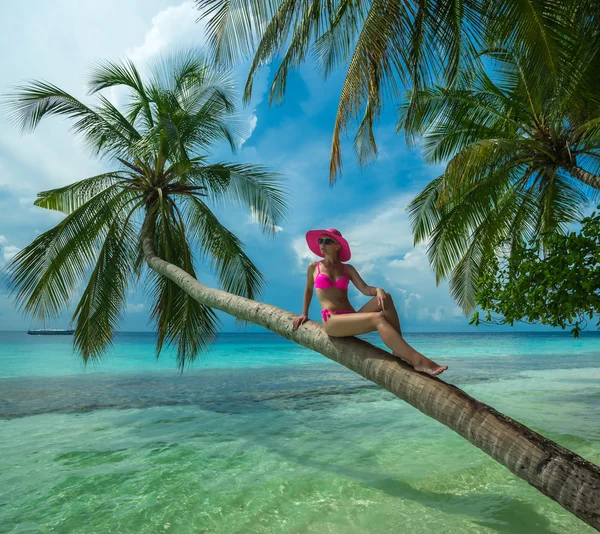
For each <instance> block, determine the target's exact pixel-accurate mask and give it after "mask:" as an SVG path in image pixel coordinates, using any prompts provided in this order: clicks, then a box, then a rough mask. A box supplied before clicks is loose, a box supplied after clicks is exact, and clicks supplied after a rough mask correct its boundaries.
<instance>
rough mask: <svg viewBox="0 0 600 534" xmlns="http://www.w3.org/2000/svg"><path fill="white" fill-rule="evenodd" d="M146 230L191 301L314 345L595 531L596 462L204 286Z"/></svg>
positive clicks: (366, 352) (362, 349) (384, 357)
mask: <svg viewBox="0 0 600 534" xmlns="http://www.w3.org/2000/svg"><path fill="white" fill-rule="evenodd" d="M153 241H154V238H153V235H152V231H151V230H148V229H147V230H146V231H145V232H144V236H143V239H142V246H143V252H144V257H145V259H146V262H147V263H148V266H149V267H150V268H151V269H153V270H154V271H156V272H157V273H158V274H160V275H162V276H164V277H166V278H168V279H170V280H171V281H173V282H174V283H175V284H177V285H178V286H179V287H180V288H181V289H182V290H183V291H185V292H186V293H187V294H188V295H190V296H191V297H192V298H193V299H195V300H197V301H198V302H200V303H202V304H204V305H206V306H210V307H211V308H214V309H217V310H220V311H223V312H225V313H228V314H229V315H233V316H234V317H237V318H238V319H242V320H244V321H249V322H251V323H254V324H257V325H260V326H263V327H264V328H268V329H269V330H271V331H272V332H275V333H276V334H279V335H280V336H283V337H285V338H287V339H291V340H293V341H295V342H296V343H298V344H300V345H303V346H304V347H307V348H309V349H311V350H314V351H316V352H319V353H321V354H323V356H326V357H327V358H330V359H332V360H334V361H336V362H338V363H340V364H342V365H344V366H345V367H347V368H348V369H350V370H351V371H354V372H356V373H358V374H359V375H361V376H363V377H364V378H366V379H367V380H371V381H372V382H375V383H376V384H379V385H380V386H382V387H384V388H385V389H387V390H388V391H390V392H391V393H393V394H394V395H396V396H397V397H398V398H400V399H402V400H404V401H406V402H408V403H409V404H411V405H412V406H414V407H415V408H417V409H418V410H420V411H421V412H423V413H424V414H426V415H428V416H430V417H433V418H434V419H435V420H437V421H439V422H440V423H443V424H444V425H446V426H447V427H449V428H450V429H452V430H454V431H455V432H457V433H458V434H460V435H461V436H462V437H463V438H465V439H467V440H468V441H470V442H471V443H472V444H473V445H475V446H476V447H478V448H480V449H481V450H482V451H484V452H485V453H487V454H489V455H490V456H491V457H492V458H494V460H496V461H498V462H500V463H501V464H502V465H504V466H505V467H507V468H508V469H509V470H510V471H512V472H513V473H514V474H515V475H517V476H518V477H520V478H522V479H524V480H526V481H527V482H528V483H529V484H531V485H532V486H533V487H535V488H537V489H538V490H539V491H541V492H542V493H543V494H544V495H546V496H548V497H550V498H551V499H553V500H555V501H556V502H558V503H559V504H560V505H561V506H562V507H563V508H565V509H566V510H568V511H569V512H571V513H573V514H574V515H576V516H577V517H579V518H580V519H581V520H583V521H585V522H586V523H588V524H589V525H591V526H592V527H594V528H596V529H597V530H600V468H599V467H598V466H596V465H594V464H592V463H590V462H588V461H587V460H584V459H583V458H582V457H581V456H578V455H577V454H575V453H573V452H571V451H570V450H568V449H565V448H564V447H561V446H560V445H558V444H557V443H554V442H553V441H551V440H549V439H546V438H545V437H543V436H541V435H540V434H538V433H536V432H534V431H533V430H531V429H529V428H527V427H526V426H524V425H522V424H521V423H518V422H517V421H515V420H513V419H511V418H510V417H507V416H506V415H503V414H501V413H500V412H497V411H496V410H494V409H493V408H492V407H491V406H488V405H487V404H483V403H481V402H478V401H476V400H475V399H473V398H472V397H470V396H469V395H467V394H466V393H464V392H463V391H462V390H460V389H458V388H457V387H455V386H452V385H449V384H446V383H445V382H442V381H441V380H439V379H438V378H433V377H430V376H427V375H424V374H421V373H418V372H417V371H415V370H414V369H413V368H412V367H410V366H409V365H406V364H404V363H402V362H399V361H398V360H397V359H396V358H395V357H392V356H391V355H389V354H388V353H386V352H384V351H383V350H381V349H379V348H377V347H374V346H373V345H371V344H369V343H367V342H365V341H362V340H359V339H356V338H354V337H352V338H330V337H329V336H327V335H326V334H325V333H324V332H323V330H322V329H321V328H320V327H319V326H318V325H317V324H316V323H312V322H311V323H308V324H307V325H306V326H304V327H303V328H300V329H299V330H293V329H292V320H293V318H294V317H295V316H294V315H293V314H292V313H290V312H287V311H285V310H282V309H280V308H276V307H275V306H271V305H269V304H263V303H260V302H256V301H253V300H249V299H246V298H243V297H239V296H236V295H233V294H231V293H227V292H225V291H221V290H218V289H213V288H210V287H207V286H205V285H203V284H201V283H200V282H198V281H197V280H196V279H195V278H194V277H193V276H191V275H189V274H188V273H187V272H185V271H184V270H183V269H180V268H179V267H177V266H176V265H173V264H171V263H168V262H166V261H164V260H162V259H161V258H159V257H158V256H157V255H156V253H155V251H154V248H153Z"/></svg>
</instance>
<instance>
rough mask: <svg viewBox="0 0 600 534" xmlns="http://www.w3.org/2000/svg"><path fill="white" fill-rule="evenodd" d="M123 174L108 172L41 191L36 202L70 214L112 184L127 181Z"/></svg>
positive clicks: (43, 206) (38, 204) (50, 208)
mask: <svg viewBox="0 0 600 534" xmlns="http://www.w3.org/2000/svg"><path fill="white" fill-rule="evenodd" d="M123 174H124V173H122V172H120V171H116V172H106V173H103V174H99V175H97V176H92V177H90V178H85V179H83V180H80V181H79V182H75V183H74V184H71V185H66V186H64V187H59V188H58V189H51V190H49V191H41V192H40V193H38V195H37V198H36V200H35V202H34V204H35V205H36V206H39V207H40V208H46V209H49V210H56V211H61V212H62V213H64V214H66V215H69V214H70V213H73V212H74V211H75V210H76V209H78V208H79V207H81V206H82V205H83V204H85V203H87V202H88V201H89V200H91V199H92V198H93V197H95V196H96V195H97V194H99V193H101V192H102V191H104V190H106V189H107V188H109V187H110V186H111V185H114V184H116V183H123V182H125V181H126V180H127V178H126V177H125V176H124V175H123Z"/></svg>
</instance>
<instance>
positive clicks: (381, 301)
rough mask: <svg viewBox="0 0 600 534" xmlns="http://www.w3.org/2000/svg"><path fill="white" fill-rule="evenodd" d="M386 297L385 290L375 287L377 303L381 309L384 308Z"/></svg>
mask: <svg viewBox="0 0 600 534" xmlns="http://www.w3.org/2000/svg"><path fill="white" fill-rule="evenodd" d="M386 297H387V294H386V292H385V291H384V290H383V289H381V288H380V287H378V288H377V303H378V304H379V307H380V308H381V311H383V310H385V305H386V301H385V299H386Z"/></svg>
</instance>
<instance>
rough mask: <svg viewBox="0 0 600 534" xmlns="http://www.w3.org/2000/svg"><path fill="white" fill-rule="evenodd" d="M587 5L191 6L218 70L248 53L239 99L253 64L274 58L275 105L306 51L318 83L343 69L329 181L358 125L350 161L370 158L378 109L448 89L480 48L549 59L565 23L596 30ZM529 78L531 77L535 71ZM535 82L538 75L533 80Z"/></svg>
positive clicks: (303, 0)
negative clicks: (439, 87)
mask: <svg viewBox="0 0 600 534" xmlns="http://www.w3.org/2000/svg"><path fill="white" fill-rule="evenodd" d="M596 4H597V2H596V0H564V1H561V2H556V1H555V0H530V1H528V2H521V1H520V0H503V1H501V2H500V1H498V0H429V1H424V0H196V5H197V7H198V9H199V11H200V18H203V19H206V20H207V32H208V37H209V43H210V45H211V46H212V48H213V50H214V52H215V57H216V59H217V60H219V61H221V62H224V63H226V64H231V63H233V62H234V61H235V60H236V59H238V58H239V57H240V56H241V57H246V56H250V57H252V62H251V66H250V71H249V73H248V78H247V82H246V87H245V91H244V98H245V100H246V101H248V100H249V99H250V96H251V93H252V89H253V80H254V77H255V75H256V73H257V72H258V70H259V68H260V67H261V66H263V65H265V64H267V63H270V62H271V61H273V60H274V58H275V57H276V56H278V55H279V54H280V53H281V61H280V62H279V65H278V67H277V69H276V72H275V75H274V78H273V82H272V84H271V86H270V91H269V101H270V102H278V101H280V100H281V99H282V98H283V96H284V93H285V90H286V83H287V76H288V73H289V72H290V71H292V70H293V69H295V68H297V67H298V66H299V65H300V64H301V63H303V62H304V61H305V60H306V59H307V55H308V53H309V52H310V51H312V53H313V58H314V60H315V61H316V63H317V64H318V66H319V67H320V69H321V71H322V73H323V75H324V77H328V76H329V75H330V74H331V73H332V72H333V71H334V70H335V69H336V68H339V67H344V68H346V69H347V70H346V76H345V79H344V82H343V86H342V90H341V94H340V100H339V103H338V109H337V114H336V118H335V124H334V128H333V139H332V147H331V159H330V174H329V179H330V182H331V183H333V182H334V181H335V178H336V176H337V175H338V174H339V173H340V172H341V167H342V159H341V138H342V135H343V134H344V133H345V132H346V129H347V127H348V125H349V123H350V122H353V121H356V122H357V123H358V128H357V131H356V135H355V137H354V148H355V150H356V152H357V155H358V159H359V162H360V163H361V164H366V163H368V162H369V161H371V160H372V159H373V158H374V157H376V155H377V144H376V141H375V136H374V133H373V126H374V124H375V122H376V121H377V120H378V118H379V116H380V113H381V111H382V109H383V107H384V104H385V103H386V101H387V102H391V103H392V104H393V105H397V104H398V103H399V102H400V101H401V90H402V89H412V91H411V93H410V99H409V109H410V110H412V111H414V112H418V110H419V108H420V102H419V96H420V94H421V93H420V91H421V89H423V88H424V87H427V86H431V85H432V84H434V83H443V84H445V85H447V86H452V85H453V84H454V83H455V81H456V80H457V75H458V73H459V72H460V70H461V69H462V70H464V69H468V68H471V67H473V66H476V65H478V64H479V63H480V60H479V58H478V55H477V53H478V51H479V50H480V49H481V48H482V47H488V46H498V45H506V44H515V45H519V46H525V47H526V48H527V50H528V51H529V53H530V54H532V55H533V56H534V57H535V58H536V62H537V63H538V64H544V63H549V62H550V63H551V62H552V60H553V54H554V52H555V49H556V48H557V44H558V43H560V41H561V40H562V39H564V38H565V24H567V25H568V22H569V21H570V20H571V19H572V17H573V16H574V15H573V14H581V13H583V14H586V15H587V16H588V19H589V20H588V21H587V22H588V25H592V26H595V27H596V28H597V27H598V25H599V24H600V21H598V17H596V16H595V13H596V10H597V5H596ZM538 72H539V71H538ZM539 82H540V83H543V79H542V78H540V79H539Z"/></svg>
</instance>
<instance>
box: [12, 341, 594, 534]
mask: <svg viewBox="0 0 600 534" xmlns="http://www.w3.org/2000/svg"><path fill="white" fill-rule="evenodd" d="M364 337H365V339H367V340H369V341H371V342H376V340H377V338H376V336H373V335H367V336H364ZM405 337H406V340H407V341H408V342H409V343H411V344H413V345H414V346H415V347H416V348H417V349H418V350H420V351H421V352H423V353H424V354H425V355H426V356H429V357H431V358H432V359H434V360H436V361H437V362H438V363H444V364H447V365H449V366H450V368H449V370H448V371H446V372H445V373H444V374H443V375H442V378H443V379H444V380H446V381H447V382H451V383H453V384H456V385H457V386H459V387H461V388H462V389H464V390H465V391H466V392H467V393H468V394H470V395H472V396H474V397H475V398H477V399H478V400H480V401H483V402H486V403H488V404H490V405H491V406H493V407H494V408H496V409H498V410H500V411H501V412H503V413H505V414H507V415H509V416H511V417H513V418H515V419H517V420H518V421H520V422H522V423H524V424H526V425H528V426H529V427H531V428H532V429H534V430H536V431H537V432H540V433H542V434H544V435H545V436H547V437H549V438H550V439H553V440H555V441H557V442H558V443H560V444H561V445H563V446H565V447H567V448H569V449H571V450H573V451H575V452H577V453H578V454H580V455H581V456H583V457H584V458H586V459H587V460H590V461H591V462H594V463H596V464H600V424H599V423H600V335H598V334H597V333H584V335H583V336H582V337H581V338H580V339H573V338H571V337H569V335H568V334H567V333H565V332H557V333H550V334H546V333H486V332H485V331H483V332H477V333H452V334H447V333H444V334H441V333H440V334H429V333H428V334H425V333H422V334H408V333H407V334H405ZM71 343H72V338H71V337H68V336H64V337H63V336H56V337H47V336H44V337H34V336H27V335H26V334H24V333H11V332H0V532H2V533H25V532H27V533H30V532H31V533H38V532H58V533H69V534H71V533H82V534H90V533H105V532H115V533H136V534H141V533H162V532H168V533H191V532H206V533H227V534H233V533H240V534H248V533H335V534H344V533H348V534H354V533H369V534H370V533H392V532H393V533H398V532H402V533H409V534H412V533H436V534H439V533H461V534H462V533H498V532H500V533H511V534H512V533H523V534H532V533H535V534H544V533H560V534H565V533H569V534H572V533H587V532H595V531H594V530H593V529H592V528H591V527H588V526H587V525H585V524H584V523H583V522H582V521H580V520H579V519H577V518H575V517H574V516H572V515H571V514H569V513H568V512H566V511H565V510H564V509H562V508H561V507H560V506H559V505H558V504H556V503H555V502H553V501H551V500H550V499H548V498H547V497H544V496H543V495H542V494H540V493H539V492H538V491H537V490H535V489H533V488H532V487H530V486H529V485H528V484H527V483H526V482H524V481H522V480H520V479H518V478H517V477H515V476H514V475H512V474H511V473H510V472H509V471H508V470H507V469H506V468H504V467H503V466H501V465H500V464H498V463H496V462H495V461H494V460H492V459H491V458H489V457H488V456H487V455H485V454H484V453H483V452H481V451H480V450H479V449H477V448H475V447H473V446H472V445H471V444H470V443H468V442H467V441H465V440H464V439H462V438H461V437H459V436H458V435H457V434H455V433H453V432H452V431H450V430H449V429H448V428H446V427H445V426H443V425H441V424H439V423H437V422H436V421H435V420H433V419H430V418H428V417H427V416H425V415H423V414H421V413H420V412H419V411H417V410H416V409H414V408H412V407H411V406H409V405H407V404H406V403H404V402H403V401H401V400H399V399H397V398H396V397H394V396H393V395H392V394H390V393H389V392H387V391H385V390H383V389H381V388H379V387H378V386H376V385H374V384H372V383H370V382H368V381H366V380H364V379H363V378H361V377H359V376H357V375H355V374H354V373H352V372H350V371H348V370H347V369H345V368H344V367H342V366H340V365H338V364H336V363H335V362H332V361H330V360H327V359H326V358H324V357H323V356H321V355H319V354H316V353H313V352H311V351H309V350H307V349H304V348H302V347H299V346H298V345H295V344H294V343H292V342H289V341H287V340H284V339H282V338H279V337H278V336H276V335H274V334H222V335H221V336H220V337H219V340H218V341H217V342H216V343H215V344H214V345H213V347H212V348H211V350H210V352H208V353H207V354H206V355H204V356H203V357H202V358H201V359H200V360H198V361H197V362H196V363H195V364H194V365H193V366H192V367H191V368H190V369H188V370H186V371H185V372H183V373H181V372H179V371H178V370H177V368H176V364H175V357H174V353H173V352H172V351H169V350H166V351H165V352H164V353H163V354H162V355H161V357H160V358H159V359H158V360H157V359H156V357H155V352H154V336H153V334H148V333H122V334H119V335H118V336H117V338H116V340H115V344H114V346H113V347H112V349H111V350H110V351H109V353H107V355H106V357H105V358H104V359H103V360H102V361H101V362H100V363H99V364H96V365H89V366H88V367H87V368H84V367H83V366H82V364H81V362H80V361H79V360H78V359H77V356H76V355H75V354H74V352H73V350H72V346H71Z"/></svg>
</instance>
